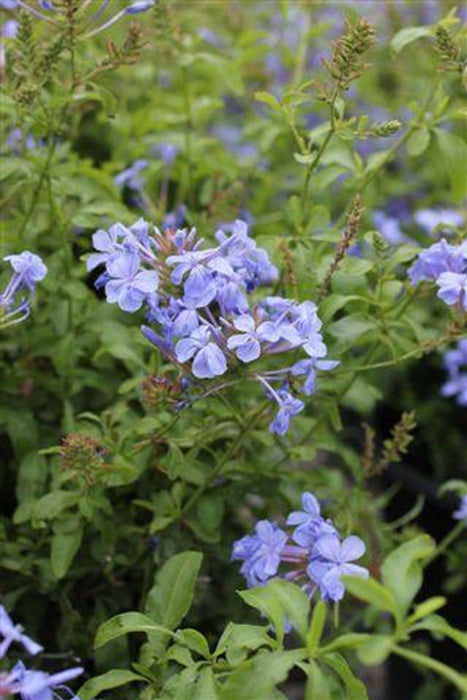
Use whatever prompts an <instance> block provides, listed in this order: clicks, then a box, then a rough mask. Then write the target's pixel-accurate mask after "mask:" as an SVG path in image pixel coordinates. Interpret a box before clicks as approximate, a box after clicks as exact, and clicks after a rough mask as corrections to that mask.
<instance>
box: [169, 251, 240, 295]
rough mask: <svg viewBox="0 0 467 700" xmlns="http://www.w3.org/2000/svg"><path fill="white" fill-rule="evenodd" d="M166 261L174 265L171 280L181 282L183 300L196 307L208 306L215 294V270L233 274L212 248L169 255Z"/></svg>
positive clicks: (176, 282)
mask: <svg viewBox="0 0 467 700" xmlns="http://www.w3.org/2000/svg"><path fill="white" fill-rule="evenodd" d="M166 262H167V265H175V269H174V270H173V272H172V276H171V280H172V282H173V283H174V284H181V283H182V282H183V291H184V301H186V302H188V303H191V304H194V305H195V306H196V307H202V306H208V304H210V303H211V301H212V300H213V299H214V297H215V296H216V292H217V286H216V282H215V279H214V274H213V273H214V272H215V271H217V272H220V273H222V274H224V275H227V276H228V275H229V274H233V270H232V268H231V267H230V265H229V264H228V263H227V261H226V260H223V259H222V258H220V257H217V256H216V254H215V253H214V252H213V251H212V250H208V251H189V252H186V253H184V254H183V255H171V256H169V257H168V258H167V261H166Z"/></svg>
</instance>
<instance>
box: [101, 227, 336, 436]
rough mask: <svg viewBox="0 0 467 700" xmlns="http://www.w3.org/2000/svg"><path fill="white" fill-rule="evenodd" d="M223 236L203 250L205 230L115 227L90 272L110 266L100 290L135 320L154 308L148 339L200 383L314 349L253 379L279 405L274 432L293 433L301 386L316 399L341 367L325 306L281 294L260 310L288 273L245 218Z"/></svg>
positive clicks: (145, 330) (107, 233)
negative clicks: (324, 322)
mask: <svg viewBox="0 0 467 700" xmlns="http://www.w3.org/2000/svg"><path fill="white" fill-rule="evenodd" d="M216 238H217V241H218V245H217V246H215V247H211V248H202V247H201V246H202V240H199V239H198V238H197V234H196V230H195V229H192V230H191V231H187V230H186V229H177V230H176V229H167V230H165V231H164V232H162V233H161V232H160V231H159V230H158V229H157V228H155V229H154V230H153V231H152V230H151V227H150V226H149V224H148V223H147V222H145V221H143V220H139V221H137V222H136V223H135V224H133V226H131V227H129V228H127V227H125V226H123V225H122V224H115V225H114V226H112V227H111V228H110V229H109V230H108V231H104V230H100V231H97V233H95V234H94V236H93V243H94V247H95V249H96V250H97V251H98V252H97V253H94V254H92V255H91V256H90V257H89V258H88V262H87V266H88V270H92V269H94V268H95V267H97V266H98V265H105V272H103V274H101V275H100V277H99V278H98V279H97V281H96V286H98V287H105V292H106V296H107V301H108V302H110V303H117V304H118V305H119V306H120V308H121V309H123V310H124V311H127V312H129V313H133V312H135V311H138V310H139V309H140V308H141V307H142V306H143V305H144V306H145V309H146V313H147V316H146V318H147V321H148V325H145V326H143V327H142V331H143V333H144V335H145V336H146V338H147V339H148V340H149V341H150V342H151V343H153V345H155V346H156V347H157V348H158V349H159V350H160V351H161V352H162V353H163V355H164V356H165V357H166V358H167V359H169V360H170V361H171V362H174V363H176V364H178V365H180V366H181V367H182V369H183V370H184V372H185V373H188V372H190V373H191V374H192V375H193V376H194V377H195V378H196V379H213V378H216V377H220V376H222V375H224V374H225V373H226V372H227V370H228V369H230V370H240V369H241V368H242V366H245V365H250V364H251V363H253V362H255V361H256V360H258V359H260V357H264V356H266V355H269V356H274V355H278V354H282V353H285V352H290V351H296V350H299V349H301V350H302V351H304V353H305V354H306V358H304V359H299V360H296V361H294V362H293V363H292V364H291V365H289V366H287V367H285V368H284V367H281V368H279V369H274V370H269V371H266V372H264V373H262V374H258V373H254V374H251V373H250V374H249V375H248V376H249V378H252V379H255V380H257V381H259V382H261V384H262V385H263V386H264V387H265V389H266V392H267V395H268V397H270V398H271V399H273V400H274V401H275V402H276V403H277V406H278V414H277V417H276V418H275V419H274V420H273V422H272V423H271V425H270V429H271V431H272V432H275V433H277V434H279V435H284V434H285V433H286V432H287V429H288V427H289V423H290V420H291V418H292V417H293V416H294V415H296V414H297V413H299V412H300V411H301V410H302V409H303V407H304V404H303V402H302V401H300V400H299V399H297V398H296V397H295V396H294V394H293V393H291V387H298V390H299V391H301V392H302V393H303V394H305V395H306V396H308V395H310V394H311V393H313V391H314V387H315V377H316V370H318V369H321V370H329V369H333V368H334V367H335V366H336V365H337V362H333V361H329V360H325V359H324V358H325V356H326V353H327V349H326V345H325V344H324V342H323V337H322V335H321V321H320V319H319V318H318V314H317V308H316V305H315V304H313V303H312V302H310V301H305V302H302V303H297V302H295V301H292V300H289V299H284V298H282V297H279V296H267V297H266V298H265V299H263V300H260V301H256V302H254V303H251V302H250V299H249V297H250V295H251V294H252V293H253V292H254V291H255V290H256V289H257V288H258V287H259V286H264V285H270V284H272V283H273V282H274V281H275V280H276V279H277V275H278V273H277V269H276V268H275V267H274V265H272V263H271V261H270V260H269V257H268V254H267V253H266V251H265V250H263V249H261V248H258V247H257V245H256V243H255V241H254V240H253V239H251V238H250V236H249V235H248V227H247V224H246V223H245V222H244V221H241V220H237V221H236V222H235V223H234V225H233V226H232V232H231V234H230V235H227V234H226V233H224V232H223V231H221V230H219V231H217V233H216ZM294 359H295V358H294ZM274 383H278V384H279V386H277V388H274V387H273V384H274Z"/></svg>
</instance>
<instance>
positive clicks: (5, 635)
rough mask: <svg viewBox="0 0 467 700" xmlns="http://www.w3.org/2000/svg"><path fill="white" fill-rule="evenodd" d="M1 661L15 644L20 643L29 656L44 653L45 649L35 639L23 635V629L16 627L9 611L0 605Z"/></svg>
mask: <svg viewBox="0 0 467 700" xmlns="http://www.w3.org/2000/svg"><path fill="white" fill-rule="evenodd" d="M0 638H1V641H0V659H2V658H3V657H4V656H5V654H6V652H7V651H8V649H9V647H10V645H11V644H12V643H13V642H18V644H22V646H23V647H24V648H25V649H26V651H27V652H28V653H29V654H32V655H35V654H38V653H39V652H40V651H42V649H43V647H41V645H40V644H37V643H36V642H35V641H34V640H33V639H31V638H30V637H28V636H27V635H25V634H23V628H22V627H21V626H20V625H15V624H14V622H13V620H12V619H11V617H10V616H9V615H8V613H7V611H6V610H5V608H4V607H3V605H0Z"/></svg>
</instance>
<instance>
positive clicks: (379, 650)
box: [357, 634, 393, 666]
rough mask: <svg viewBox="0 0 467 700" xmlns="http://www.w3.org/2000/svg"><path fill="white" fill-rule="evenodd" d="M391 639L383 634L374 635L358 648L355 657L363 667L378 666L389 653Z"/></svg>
mask: <svg viewBox="0 0 467 700" xmlns="http://www.w3.org/2000/svg"><path fill="white" fill-rule="evenodd" d="M392 644H393V639H392V637H390V636H388V635H384V634H374V635H372V636H371V638H370V639H368V640H367V641H366V642H364V643H363V644H362V645H361V646H359V647H358V650H357V656H358V658H359V659H360V661H361V662H362V664H364V665H365V666H378V665H379V664H382V663H383V661H385V660H386V659H387V657H388V656H389V654H390V653H391V646H392Z"/></svg>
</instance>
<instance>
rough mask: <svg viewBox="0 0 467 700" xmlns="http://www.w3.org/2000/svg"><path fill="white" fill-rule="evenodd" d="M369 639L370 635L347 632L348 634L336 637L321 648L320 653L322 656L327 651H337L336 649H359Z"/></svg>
mask: <svg viewBox="0 0 467 700" xmlns="http://www.w3.org/2000/svg"><path fill="white" fill-rule="evenodd" d="M370 638H371V635H370V634H365V633H363V632H349V633H348V634H342V635H341V636H340V637H337V638H336V639H334V640H333V641H332V642H329V644H326V646H324V647H321V649H320V653H322V654H324V653H327V652H329V651H337V650H338V649H353V648H354V647H359V646H360V645H361V644H363V642H366V641H367V640H368V639H370Z"/></svg>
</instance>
